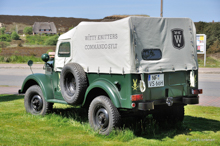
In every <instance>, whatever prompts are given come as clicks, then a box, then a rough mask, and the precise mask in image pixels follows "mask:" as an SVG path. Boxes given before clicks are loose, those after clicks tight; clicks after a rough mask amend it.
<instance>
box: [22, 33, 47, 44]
mask: <svg viewBox="0 0 220 146" xmlns="http://www.w3.org/2000/svg"><path fill="white" fill-rule="evenodd" d="M48 38H49V36H46V35H33V36H30V35H27V36H26V43H28V44H31V45H43V44H44V43H45V40H46V39H48Z"/></svg>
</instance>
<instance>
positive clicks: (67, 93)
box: [60, 63, 87, 105]
mask: <svg viewBox="0 0 220 146" xmlns="http://www.w3.org/2000/svg"><path fill="white" fill-rule="evenodd" d="M60 88H61V94H62V96H63V98H64V100H65V101H66V102H67V103H69V104H72V105H79V104H81V103H82V102H83V99H84V95H85V91H86V88H87V77H86V73H85V72H84V70H83V68H82V67H81V66H80V65H79V64H77V63H68V64H67V65H65V66H64V68H63V69H62V72H61V75H60Z"/></svg>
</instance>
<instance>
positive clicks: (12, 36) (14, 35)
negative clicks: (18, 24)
mask: <svg viewBox="0 0 220 146" xmlns="http://www.w3.org/2000/svg"><path fill="white" fill-rule="evenodd" d="M11 38H12V39H13V40H19V39H20V37H19V35H18V34H17V32H15V31H13V32H12V34H11Z"/></svg>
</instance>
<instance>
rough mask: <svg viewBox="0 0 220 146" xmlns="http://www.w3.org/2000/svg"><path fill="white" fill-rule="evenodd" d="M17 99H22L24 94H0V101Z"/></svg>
mask: <svg viewBox="0 0 220 146" xmlns="http://www.w3.org/2000/svg"><path fill="white" fill-rule="evenodd" d="M18 99H24V95H8V94H3V95H0V102H8V101H13V100H18Z"/></svg>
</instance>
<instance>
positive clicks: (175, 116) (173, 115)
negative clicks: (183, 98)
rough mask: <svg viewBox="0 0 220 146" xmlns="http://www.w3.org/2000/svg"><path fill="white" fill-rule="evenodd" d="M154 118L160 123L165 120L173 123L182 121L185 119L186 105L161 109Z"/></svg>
mask: <svg viewBox="0 0 220 146" xmlns="http://www.w3.org/2000/svg"><path fill="white" fill-rule="evenodd" d="M153 118H154V119H155V120H156V121H157V122H159V123H163V122H165V121H166V122H167V123H171V124H175V123H178V122H182V121H183V119H184V106H183V105H180V106H173V107H169V108H167V109H161V110H160V111H159V112H158V113H155V114H153Z"/></svg>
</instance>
